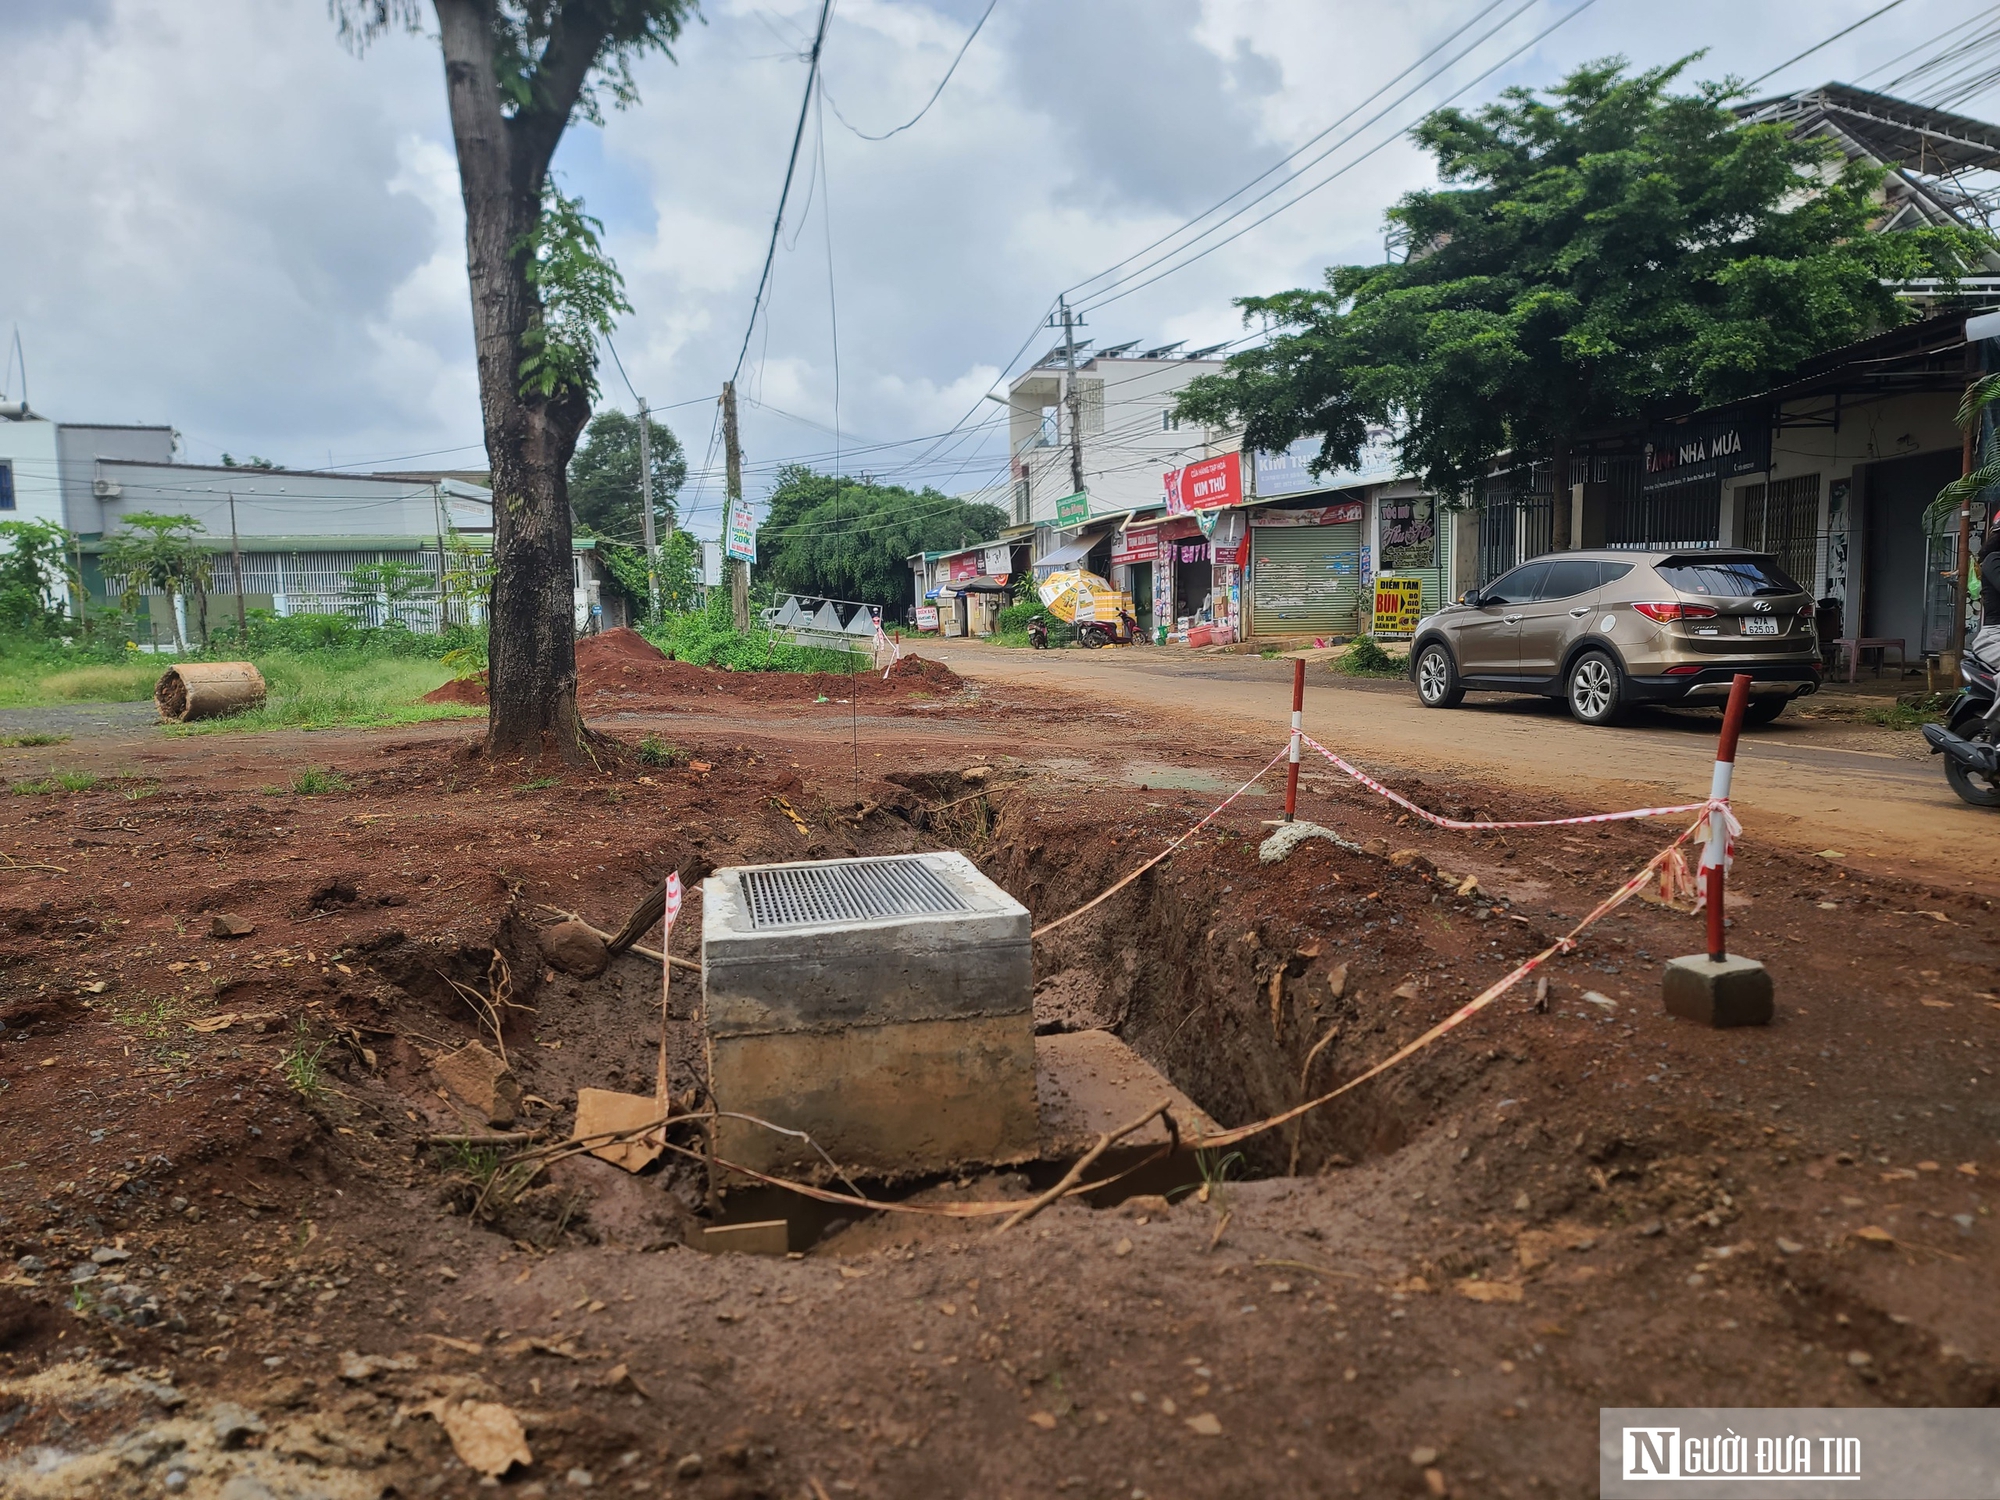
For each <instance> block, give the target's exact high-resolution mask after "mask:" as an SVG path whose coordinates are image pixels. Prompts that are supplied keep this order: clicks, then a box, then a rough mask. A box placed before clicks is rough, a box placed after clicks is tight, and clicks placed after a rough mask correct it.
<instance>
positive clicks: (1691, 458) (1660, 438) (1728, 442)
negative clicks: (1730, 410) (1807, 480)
mask: <svg viewBox="0 0 2000 1500" xmlns="http://www.w3.org/2000/svg"><path fill="white" fill-rule="evenodd" d="M1770 467H1771V419H1770V416H1769V415H1768V414H1767V413H1765V412H1763V411H1754V412H1749V413H1746V414H1745V415H1743V416H1739V417H1732V418H1720V417H1711V418H1709V419H1708V420H1706V421H1695V422H1682V423H1678V424H1676V425H1673V426H1668V427H1656V428H1655V429H1654V430H1653V432H1652V435H1651V437H1650V439H1649V440H1648V441H1647V443H1646V463H1645V473H1644V475H1643V476H1642V477H1641V479H1640V481H1639V488H1640V489H1641V490H1661V489H1665V488H1666V487H1667V486H1668V485H1672V484H1686V483H1688V482H1690V481H1691V480H1696V479H1715V480H1722V479H1733V478H1735V477H1736V476H1737V475H1739V474H1762V473H1763V472H1764V471H1765V470H1767V469H1769V468H1770Z"/></svg>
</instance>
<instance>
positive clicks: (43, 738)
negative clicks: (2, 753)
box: [0, 734, 69, 750]
mask: <svg viewBox="0 0 2000 1500" xmlns="http://www.w3.org/2000/svg"><path fill="white" fill-rule="evenodd" d="M68 743H69V736H68V735H66V734H17V735H15V736H13V738H11V739H5V740H0V745H10V746H12V747H13V748H15V749H17V750H28V749H32V748H34V747H35V746H37V745H67V744H68Z"/></svg>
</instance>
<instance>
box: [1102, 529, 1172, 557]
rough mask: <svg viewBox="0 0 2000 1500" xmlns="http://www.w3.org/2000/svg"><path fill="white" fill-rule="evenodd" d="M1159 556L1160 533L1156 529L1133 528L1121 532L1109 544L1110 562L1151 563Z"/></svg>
mask: <svg viewBox="0 0 2000 1500" xmlns="http://www.w3.org/2000/svg"><path fill="white" fill-rule="evenodd" d="M1159 555H1160V533H1159V529H1158V528H1157V527H1153V526H1135V527H1132V528H1130V529H1129V530H1126V531H1124V532H1121V533H1120V534H1119V536H1118V538H1117V539H1116V540H1115V541H1113V542H1112V544H1111V561H1112V563H1113V564H1114V565H1117V564H1121V563H1144V562H1152V561H1153V560H1154V559H1155V558H1157V557H1158V556H1159Z"/></svg>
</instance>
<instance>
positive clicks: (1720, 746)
mask: <svg viewBox="0 0 2000 1500" xmlns="http://www.w3.org/2000/svg"><path fill="white" fill-rule="evenodd" d="M1749 702H1750V679H1749V677H1748V676H1746V675H1743V674H1741V673H1739V674H1738V675H1737V677H1736V679H1735V680H1734V681H1733V682H1731V683H1730V684H1729V704H1728V706H1727V707H1726V708H1724V709H1723V711H1722V738H1721V739H1720V740H1719V741H1718V742H1717V743H1716V747H1715V775H1714V778H1713V779H1712V780H1711V781H1710V782H1709V784H1708V795H1709V801H1710V804H1711V805H1710V807H1709V809H1708V843H1707V845H1706V846H1705V847H1704V848H1703V849H1702V851H1701V865H1700V869H1699V875H1698V878H1699V879H1700V880H1701V882H1702V905H1703V906H1704V907H1706V908H1707V914H1708V944H1707V946H1708V951H1707V952H1706V953H1690V954H1688V955H1687V956H1686V957H1684V958H1670V959H1668V960H1667V967H1666V972H1665V973H1664V974H1663V975H1662V976H1661V979H1660V998H1661V1000H1662V1001H1663V1002H1665V1005H1666V1009H1667V1014H1668V1015H1670V1016H1679V1017H1681V1018H1682V1019H1683V1020H1688V1021H1694V1022H1697V1023H1699V1024H1701V1025H1705V1026H1767V1025H1769V1024H1770V1022H1771V1018H1772V1017H1773V1015H1775V1014H1776V990H1775V986H1774V985H1773V984H1772V982H1771V974H1770V971H1769V970H1768V969H1766V968H1765V967H1764V966H1763V965H1762V964H1761V963H1759V962H1758V961H1757V960H1756V959H1754V958H1744V957H1743V956H1742V955H1741V954H1738V955H1735V956H1733V957H1732V956H1731V955H1730V952H1729V946H1728V943H1727V942H1726V940H1725V938H1724V935H1723V922H1724V905H1725V902H1726V900H1727V897H1728V892H1727V891H1726V890H1725V889H1724V887H1725V885H1726V883H1727V878H1728V877H1727V874H1726V871H1727V868H1728V859H1729V823H1730V818H1729V812H1728V809H1727V808H1726V807H1724V806H1723V804H1724V803H1725V802H1727V801H1728V800H1729V783H1730V780H1731V779H1732V777H1733V776H1734V775H1735V772H1736V738H1737V736H1738V735H1739V734H1740V733H1742V730H1743V710H1744V708H1745V707H1746V706H1747V705H1748V704H1749Z"/></svg>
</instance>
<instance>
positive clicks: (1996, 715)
mask: <svg viewBox="0 0 2000 1500" xmlns="http://www.w3.org/2000/svg"><path fill="white" fill-rule="evenodd" d="M1995 672H1996V665H1995V663H1993V662H1989V661H1985V660H1982V659H1981V658H1980V657H1978V656H1975V655H1974V654H1973V653H1972V652H1970V651H1968V652H1966V653H1965V656H1964V658H1963V659H1962V660H1961V661H1960V663H1959V667H1958V675H1959V676H1960V677H1962V678H1963V679H1964V680H1965V686H1964V687H1963V688H1962V689H1960V690H1959V694H1958V696H1957V697H1956V698H1954V699H1953V700H1952V704H1951V708H1950V709H1949V710H1948V711H1947V712H1946V714H1945V721H1944V723H1942V724H1926V725H1924V738H1925V739H1926V740H1927V741H1929V742H1930V747H1931V754H1933V755H1942V756H1943V757H1944V779H1945V780H1946V781H1948V782H1950V783H1951V789H1952V790H1953V791H1954V792H1956V793H1958V796H1959V800H1960V801H1962V802H1969V803H1971V804H1972V806H1974V807H2000V690H1996V685H1995Z"/></svg>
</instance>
